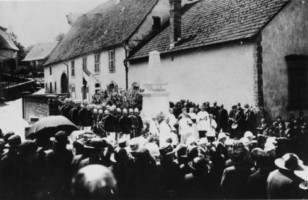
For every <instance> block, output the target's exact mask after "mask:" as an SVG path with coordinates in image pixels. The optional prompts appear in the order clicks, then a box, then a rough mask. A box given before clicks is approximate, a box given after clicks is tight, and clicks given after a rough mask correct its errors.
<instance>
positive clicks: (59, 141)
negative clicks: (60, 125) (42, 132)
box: [50, 131, 69, 148]
mask: <svg viewBox="0 0 308 200" xmlns="http://www.w3.org/2000/svg"><path fill="white" fill-rule="evenodd" d="M50 140H51V141H52V142H53V144H54V147H55V148H66V145H67V144H69V140H68V136H67V134H66V132H65V131H58V132H57V133H56V134H55V136H54V137H52V138H50Z"/></svg>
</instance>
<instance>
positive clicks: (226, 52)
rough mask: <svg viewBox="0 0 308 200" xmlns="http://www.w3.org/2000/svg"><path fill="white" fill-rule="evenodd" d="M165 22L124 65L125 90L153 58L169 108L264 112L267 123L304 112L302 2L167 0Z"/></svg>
mask: <svg viewBox="0 0 308 200" xmlns="http://www.w3.org/2000/svg"><path fill="white" fill-rule="evenodd" d="M169 2H170V4H171V5H172V6H171V10H170V22H167V23H166V24H164V25H163V26H162V27H161V28H160V29H159V31H157V32H155V34H152V35H151V36H150V37H148V39H147V40H145V41H143V42H142V43H141V44H140V45H139V46H138V47H136V48H135V49H134V51H133V52H132V53H131V54H130V56H129V58H128V62H129V73H128V82H129V84H132V83H134V82H139V83H140V85H142V84H143V83H145V82H146V80H145V79H144V74H146V70H147V65H148V54H149V52H151V51H153V50H157V51H159V52H161V60H162V64H163V65H164V67H165V73H164V79H165V80H169V85H168V89H169V91H170V100H172V101H176V100H180V99H190V100H192V101H195V102H197V103H202V102H204V101H209V102H215V101H217V102H218V104H224V105H225V107H227V108H230V107H231V106H232V105H234V104H236V103H238V102H240V103H242V105H243V104H246V103H248V104H249V105H252V106H255V107H259V108H260V107H264V108H265V110H266V111H267V112H268V113H269V115H270V117H275V116H277V115H282V116H284V117H286V116H287V114H288V113H291V112H293V113H295V114H297V112H298V111H299V110H303V111H305V112H306V114H307V111H308V20H307V19H308V1H307V0H301V1H297V0H293V1H292V0H291V1H288V0H241V1H238V0H228V1H224V0H200V1H198V2H195V3H193V4H190V5H188V6H186V7H182V8H181V6H179V5H180V4H181V1H180V0H169Z"/></svg>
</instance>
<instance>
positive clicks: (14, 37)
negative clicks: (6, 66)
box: [8, 32, 28, 65]
mask: <svg viewBox="0 0 308 200" xmlns="http://www.w3.org/2000/svg"><path fill="white" fill-rule="evenodd" d="M8 34H9V36H10V38H11V40H12V41H13V42H14V44H15V45H16V46H17V48H18V49H19V51H18V53H17V62H18V65H19V64H20V62H21V61H22V60H23V59H24V58H25V57H26V55H27V53H28V52H27V51H26V49H25V47H24V46H23V45H22V44H21V43H20V42H18V37H17V35H16V34H15V33H13V32H9V33H8Z"/></svg>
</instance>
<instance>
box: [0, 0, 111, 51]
mask: <svg viewBox="0 0 308 200" xmlns="http://www.w3.org/2000/svg"><path fill="white" fill-rule="evenodd" d="M106 1H107V0H64V1H63V0H62V1H61V0H35V1H33V0H32V1H27V0H18V1H4V0H0V26H2V27H5V28H7V29H8V30H7V31H10V32H11V31H12V32H14V33H15V34H16V35H17V38H18V41H19V42H20V43H21V44H22V45H23V46H25V47H28V46H30V45H33V44H37V43H44V42H54V41H55V37H56V36H57V35H58V34H59V33H67V31H68V30H69V28H70V25H69V24H68V23H67V19H66V15H67V14H69V13H80V14H82V13H86V12H88V11H90V10H92V9H93V8H95V7H97V6H98V5H100V4H102V3H104V2H106Z"/></svg>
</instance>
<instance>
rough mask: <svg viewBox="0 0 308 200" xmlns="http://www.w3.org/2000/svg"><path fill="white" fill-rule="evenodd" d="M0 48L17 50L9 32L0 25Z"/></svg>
mask: <svg viewBox="0 0 308 200" xmlns="http://www.w3.org/2000/svg"><path fill="white" fill-rule="evenodd" d="M0 49H9V50H14V51H18V50H19V49H18V47H17V46H16V45H15V44H14V42H13V40H11V38H10V36H9V34H8V33H7V32H6V29H5V28H3V27H1V26H0Z"/></svg>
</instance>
